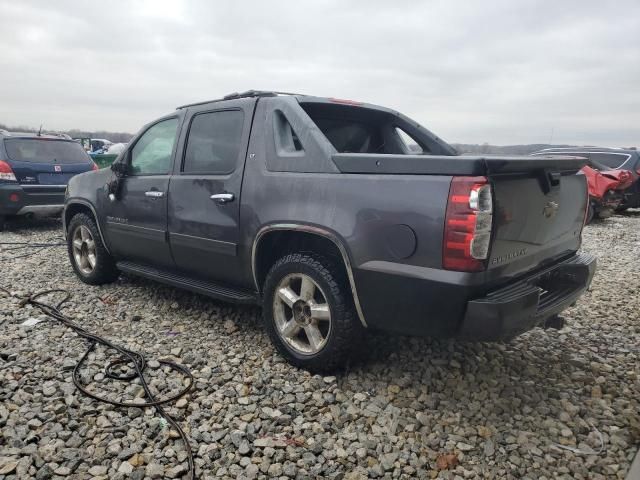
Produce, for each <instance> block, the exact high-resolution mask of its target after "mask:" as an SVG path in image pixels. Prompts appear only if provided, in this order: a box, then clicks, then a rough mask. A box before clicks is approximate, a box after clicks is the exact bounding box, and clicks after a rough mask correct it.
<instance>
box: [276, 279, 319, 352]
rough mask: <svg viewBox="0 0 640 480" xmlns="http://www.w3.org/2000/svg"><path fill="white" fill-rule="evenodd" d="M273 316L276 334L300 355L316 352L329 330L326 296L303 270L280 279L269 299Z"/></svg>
mask: <svg viewBox="0 0 640 480" xmlns="http://www.w3.org/2000/svg"><path fill="white" fill-rule="evenodd" d="M273 318H274V320H275V323H276V329H277V331H278V334H279V335H280V337H281V338H282V339H283V340H284V341H285V342H286V343H287V345H289V347H291V348H292V349H293V350H295V351H296V352H297V353H298V354H301V355H313V354H316V353H318V352H319V351H320V350H322V348H323V347H324V346H325V345H326V343H327V339H328V338H329V334H330V333H331V309H330V308H329V304H328V303H327V297H326V296H325V295H324V292H323V291H322V289H321V288H320V287H319V286H318V284H317V283H316V282H315V281H313V279H312V278H311V277H310V276H308V275H305V274H303V273H291V274H289V275H287V276H286V277H284V278H283V279H282V280H281V281H280V283H279V284H278V287H277V288H276V292H275V295H274V298H273Z"/></svg>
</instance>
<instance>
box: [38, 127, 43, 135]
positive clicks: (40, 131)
mask: <svg viewBox="0 0 640 480" xmlns="http://www.w3.org/2000/svg"><path fill="white" fill-rule="evenodd" d="M41 133H42V124H40V129H39V130H38V136H40V134H41Z"/></svg>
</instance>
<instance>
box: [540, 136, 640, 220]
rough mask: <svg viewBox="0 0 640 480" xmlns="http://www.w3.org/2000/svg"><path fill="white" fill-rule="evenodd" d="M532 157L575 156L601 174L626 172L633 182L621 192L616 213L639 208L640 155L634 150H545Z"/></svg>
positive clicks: (585, 148) (580, 148) (572, 148)
mask: <svg viewBox="0 0 640 480" xmlns="http://www.w3.org/2000/svg"><path fill="white" fill-rule="evenodd" d="M532 155H575V156H578V157H586V158H588V159H589V163H590V165H591V166H592V167H593V168H595V169H597V170H599V171H600V172H601V173H604V171H606V170H607V169H608V170H628V171H629V172H630V173H631V177H632V178H633V180H632V181H631V183H630V184H629V186H628V187H627V188H625V189H624V191H623V192H622V194H623V199H622V203H621V204H620V206H618V207H617V210H618V211H623V210H626V209H627V208H640V155H639V154H638V151H637V150H636V149H635V148H607V147H563V148H547V149H544V150H540V151H539V152H535V153H532Z"/></svg>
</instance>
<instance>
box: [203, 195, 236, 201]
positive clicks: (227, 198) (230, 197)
mask: <svg viewBox="0 0 640 480" xmlns="http://www.w3.org/2000/svg"><path fill="white" fill-rule="evenodd" d="M209 198H210V199H211V200H213V201H214V202H216V203H229V202H232V201H233V199H234V198H235V197H234V195H233V193H216V194H215V195H211V196H210V197H209Z"/></svg>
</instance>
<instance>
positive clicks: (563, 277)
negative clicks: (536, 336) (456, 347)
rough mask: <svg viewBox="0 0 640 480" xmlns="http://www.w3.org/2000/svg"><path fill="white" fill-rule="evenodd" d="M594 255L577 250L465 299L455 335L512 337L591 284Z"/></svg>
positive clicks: (487, 338)
mask: <svg viewBox="0 0 640 480" xmlns="http://www.w3.org/2000/svg"><path fill="white" fill-rule="evenodd" d="M595 270H596V259H595V257H593V256H592V255H588V254H585V253H581V254H578V255H575V256H573V257H571V258H569V259H568V260H565V261H564V262H561V263H558V264H556V265H554V266H553V267H550V268H548V269H546V270H543V271H542V272H539V273H537V274H535V275H532V276H529V277H526V278H524V279H522V280H520V281H518V282H515V283H512V284H510V285H508V286H506V287H503V288H500V289H498V290H495V291H493V292H491V293H489V294H488V295H486V296H485V297H483V298H479V299H476V300H471V301H470V302H468V303H467V311H466V314H465V316H464V320H463V321H462V325H461V328H460V332H459V335H458V336H459V337H460V338H464V339H469V340H480V341H491V340H501V339H508V338H513V337H515V336H517V335H519V334H521V333H523V332H526V331H527V330H530V329H531V328H533V327H536V326H541V325H543V324H544V323H545V322H546V320H547V319H549V318H550V317H553V316H554V315H557V314H558V313H560V312H562V311H563V310H565V309H566V308H567V307H569V306H571V305H572V304H573V303H575V301H576V300H577V299H578V298H579V297H580V296H581V295H582V294H583V293H584V291H585V290H586V289H587V288H588V287H589V285H590V284H591V280H592V279H593V275H594V273H595Z"/></svg>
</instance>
